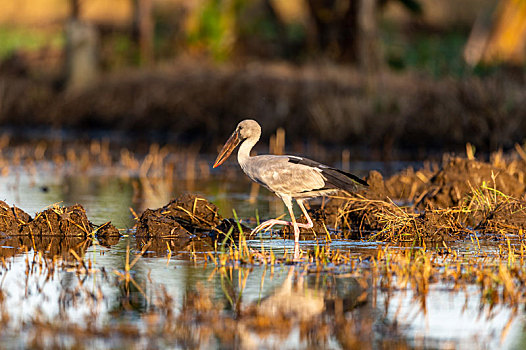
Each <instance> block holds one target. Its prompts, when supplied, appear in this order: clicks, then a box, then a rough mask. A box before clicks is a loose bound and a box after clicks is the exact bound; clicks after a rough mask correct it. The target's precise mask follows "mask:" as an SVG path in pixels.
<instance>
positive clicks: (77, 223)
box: [0, 201, 120, 241]
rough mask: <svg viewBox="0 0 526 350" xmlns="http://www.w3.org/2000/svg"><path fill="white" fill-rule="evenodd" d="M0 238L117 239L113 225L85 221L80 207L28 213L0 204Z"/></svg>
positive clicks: (83, 210)
mask: <svg viewBox="0 0 526 350" xmlns="http://www.w3.org/2000/svg"><path fill="white" fill-rule="evenodd" d="M0 217H1V219H0V236H20V235H21V236H29V237H35V236H38V237H42V236H61V237H88V236H89V237H98V238H101V239H106V240H110V241H111V239H110V238H111V237H119V236H120V233H119V230H117V228H115V226H113V225H112V224H111V223H109V222H107V223H105V224H103V225H100V226H97V225H94V224H93V223H91V222H90V221H89V220H88V217H87V215H86V210H85V209H84V208H83V207H82V206H81V205H79V204H75V205H72V206H68V207H59V206H55V207H52V208H49V209H46V210H44V211H42V212H39V213H37V214H36V216H35V217H34V218H31V216H30V215H29V214H27V213H26V212H24V211H23V210H21V209H20V208H17V207H10V206H9V205H8V204H7V203H5V202H2V201H0Z"/></svg>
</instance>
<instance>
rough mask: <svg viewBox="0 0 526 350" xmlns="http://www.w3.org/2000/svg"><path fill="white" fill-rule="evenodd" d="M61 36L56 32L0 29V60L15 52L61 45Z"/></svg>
mask: <svg viewBox="0 0 526 350" xmlns="http://www.w3.org/2000/svg"><path fill="white" fill-rule="evenodd" d="M62 40H63V39H62V35H61V33H60V32H57V31H50V30H42V29H38V30H37V29H29V28H14V27H0V59H1V58H3V57H5V56H7V55H9V54H10V53H11V52H13V51H15V50H19V49H22V50H37V49H39V48H42V47H45V46H51V47H57V46H60V45H62Z"/></svg>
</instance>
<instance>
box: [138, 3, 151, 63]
mask: <svg viewBox="0 0 526 350" xmlns="http://www.w3.org/2000/svg"><path fill="white" fill-rule="evenodd" d="M153 35H154V26H153V19H152V0H133V36H134V38H135V41H136V42H137V43H138V45H139V55H140V60H141V63H142V64H146V65H148V64H151V63H152V61H153V56H154V55H153Z"/></svg>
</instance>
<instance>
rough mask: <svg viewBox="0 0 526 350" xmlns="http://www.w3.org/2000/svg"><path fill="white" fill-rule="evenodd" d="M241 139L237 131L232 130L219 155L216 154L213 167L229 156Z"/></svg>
mask: <svg viewBox="0 0 526 350" xmlns="http://www.w3.org/2000/svg"><path fill="white" fill-rule="evenodd" d="M240 141H241V139H240V138H239V133H238V132H237V131H234V133H233V134H232V135H231V136H230V137H229V138H228V140H227V141H226V143H225V145H224V146H223V148H222V149H221V152H219V155H218V156H217V159H216V162H215V163H214V166H213V167H214V168H217V167H218V166H220V165H221V164H223V162H224V161H225V160H226V159H227V158H228V157H229V156H230V154H231V153H232V151H233V150H234V149H235V148H236V146H237V145H239V142H240Z"/></svg>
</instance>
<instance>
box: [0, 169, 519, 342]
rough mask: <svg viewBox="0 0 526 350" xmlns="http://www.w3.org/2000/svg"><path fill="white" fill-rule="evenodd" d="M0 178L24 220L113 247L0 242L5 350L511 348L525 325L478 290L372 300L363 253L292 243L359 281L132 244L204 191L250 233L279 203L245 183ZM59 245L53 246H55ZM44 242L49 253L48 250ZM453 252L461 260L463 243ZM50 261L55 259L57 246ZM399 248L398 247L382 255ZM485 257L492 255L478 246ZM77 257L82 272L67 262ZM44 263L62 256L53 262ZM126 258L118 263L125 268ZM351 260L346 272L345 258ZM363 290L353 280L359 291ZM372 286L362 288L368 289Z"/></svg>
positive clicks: (341, 244) (280, 245) (375, 295)
mask: <svg viewBox="0 0 526 350" xmlns="http://www.w3.org/2000/svg"><path fill="white" fill-rule="evenodd" d="M37 169H38V171H36V172H33V173H31V174H30V173H28V172H26V171H24V170H22V169H20V170H18V171H16V170H15V171H11V173H10V174H9V175H7V176H4V177H0V191H1V192H0V193H2V194H3V198H1V199H3V200H4V201H6V202H7V203H9V204H10V205H16V206H18V207H20V208H22V209H23V210H25V211H27V212H28V213H30V214H31V215H34V214H35V212H37V211H40V210H42V209H44V208H45V207H47V206H49V205H51V204H53V203H60V204H63V205H70V204H74V203H80V204H82V205H83V206H84V207H85V208H86V210H87V213H88V217H89V218H90V220H91V221H93V222H94V223H96V224H101V223H104V222H106V221H108V220H111V221H112V222H113V223H114V224H115V225H116V226H117V227H118V228H119V229H122V232H123V234H124V235H125V237H123V238H121V239H120V240H119V241H118V242H115V244H113V245H109V246H101V245H100V244H97V243H96V242H95V241H92V240H82V239H77V238H70V239H62V240H60V239H58V238H56V241H53V243H50V241H49V240H46V241H42V242H39V241H38V240H36V241H35V240H33V241H23V240H21V239H18V238H4V239H2V240H1V241H0V246H1V247H0V251H1V256H2V257H3V260H2V266H1V268H0V290H1V294H0V324H1V325H2V330H1V331H0V334H1V335H2V339H3V346H4V347H20V348H22V347H31V346H35V345H41V346H44V347H47V348H55V347H66V348H69V347H81V348H82V347H86V348H115V347H118V348H130V347H131V348H145V347H149V348H164V347H174V348H188V347H190V348H194V347H198V348H199V347H200V348H210V347H212V348H214V347H216V348H225V347H226V348H229V347H238V348H257V347H264V348H277V347H279V348H312V347H315V348H318V347H322V348H331V349H332V348H334V349H338V348H349V347H354V348H382V347H389V348H391V347H393V348H446V349H449V348H463V349H472V348H508V349H513V348H517V349H518V348H523V347H524V346H526V337H525V334H526V333H525V332H524V325H525V319H524V313H523V312H522V311H520V312H518V313H514V312H513V311H512V309H511V308H510V307H507V306H505V305H497V306H495V307H494V308H493V309H491V310H488V308H485V307H481V302H480V298H481V296H480V293H478V289H477V287H476V286H469V285H468V286H467V287H466V289H464V290H453V288H452V286H451V285H448V284H445V283H433V284H431V286H430V290H429V292H428V293H427V296H426V298H425V299H421V298H420V297H418V296H415V295H414V293H413V291H412V290H411V289H393V290H384V289H382V288H379V287H378V286H377V285H374V284H372V285H373V287H371V284H369V286H367V285H363V283H365V282H368V281H369V279H368V278H369V277H367V278H365V277H363V276H362V275H360V271H367V266H368V265H367V258H368V257H369V256H374V255H375V254H376V251H377V249H378V247H379V246H380V245H379V244H377V243H374V242H365V241H364V242H359V241H358V242H357V241H345V240H333V241H332V242H330V243H327V242H325V241H324V240H323V239H321V238H320V240H319V241H316V240H307V241H302V242H301V247H302V249H304V250H315V249H322V248H323V249H331V250H340V251H342V252H349V253H350V254H351V256H352V257H356V258H357V259H360V261H361V262H357V264H361V265H360V266H362V267H361V269H353V268H351V267H350V266H346V265H338V266H333V265H331V264H328V265H327V266H324V267H323V268H322V269H321V270H320V269H317V267H316V266H315V264H313V263H305V264H297V265H288V264H278V265H276V266H268V265H250V264H248V265H247V264H241V265H237V266H235V265H230V266H228V265H227V266H224V267H217V266H216V265H214V264H213V263H212V262H211V261H210V259H208V260H206V259H205V258H203V252H200V251H199V250H197V251H194V250H188V249H187V250H184V251H173V252H172V251H170V250H169V249H168V248H164V244H165V242H160V243H159V244H156V243H152V245H151V246H150V247H148V249H147V250H146V251H145V252H144V255H143V256H142V257H140V258H138V259H137V260H136V262H135V264H134V265H133V266H131V268H129V271H130V274H129V275H128V277H126V272H127V264H132V263H133V261H134V260H135V256H136V255H137V254H139V253H140V251H141V248H142V245H140V244H139V243H140V242H137V241H136V240H135V238H134V237H133V231H130V230H128V229H130V228H131V227H133V225H134V218H133V215H132V213H131V211H130V208H133V210H134V211H135V212H137V213H140V212H141V211H142V210H144V209H145V208H157V207H160V206H163V205H164V204H166V203H168V201H169V200H170V199H171V198H173V197H176V196H178V195H179V194H181V193H183V192H185V191H192V192H198V193H202V194H203V195H204V196H205V197H207V198H208V199H210V200H211V201H213V202H214V203H215V204H217V205H218V206H219V207H220V209H221V213H222V215H223V216H227V217H231V216H232V215H233V214H232V210H233V209H235V211H236V214H237V215H238V217H239V218H241V219H242V220H245V221H246V222H247V223H248V224H249V225H253V224H254V222H255V217H256V216H259V217H261V218H262V219H265V218H268V217H275V216H278V215H280V214H282V213H283V212H284V211H285V210H284V207H283V204H282V203H281V202H280V201H279V200H278V199H277V198H275V197H274V196H273V195H272V194H270V193H269V192H267V191H266V190H263V189H260V190H259V192H258V193H257V195H255V196H253V198H252V201H250V195H249V193H250V191H251V184H250V182H249V181H248V180H246V179H244V178H242V179H237V180H234V181H229V180H225V178H219V176H215V175H214V174H213V176H212V177H211V178H210V179H208V180H206V181H198V180H194V181H188V180H181V181H178V182H177V183H168V182H167V181H164V180H162V179H157V180H149V181H148V180H145V179H142V180H141V179H140V178H137V177H133V176H132V177H120V176H117V175H115V174H112V173H111V172H106V171H105V170H104V169H98V170H96V171H90V172H87V173H68V172H65V173H63V174H57V173H56V172H55V171H53V170H52V169H50V168H49V167H46V166H41V167H39V168H37ZM58 241H60V243H58ZM247 243H248V245H249V246H250V247H253V248H255V249H264V250H267V251H268V250H272V251H273V252H274V254H275V255H276V256H278V257H279V256H282V255H283V254H284V253H285V250H288V251H290V250H291V249H292V247H293V242H292V241H291V240H286V239H281V238H272V239H271V238H270V236H269V235H263V236H262V239H258V238H253V239H251V240H249V241H248V242H247ZM50 244H54V245H56V246H57V247H58V246H59V247H60V249H59V250H58V251H57V250H53V249H50ZM453 248H454V249H455V248H456V249H458V250H459V251H464V252H467V253H469V252H470V251H471V250H472V249H473V247H472V244H471V243H470V242H469V243H463V244H460V245H457V246H453ZM57 249H58V248H57ZM393 249H402V248H393ZM488 249H491V246H490V247H489V248H488ZM71 251H73V252H75V254H76V255H77V256H79V257H82V258H81V259H82V262H83V264H79V261H78V260H77V259H76V258H75V257H74V255H73V253H71ZM53 255H58V256H61V258H55V259H54V260H53ZM127 256H128V258H127ZM357 261H358V260H357ZM364 280H365V282H364ZM369 282H370V281H369Z"/></svg>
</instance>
